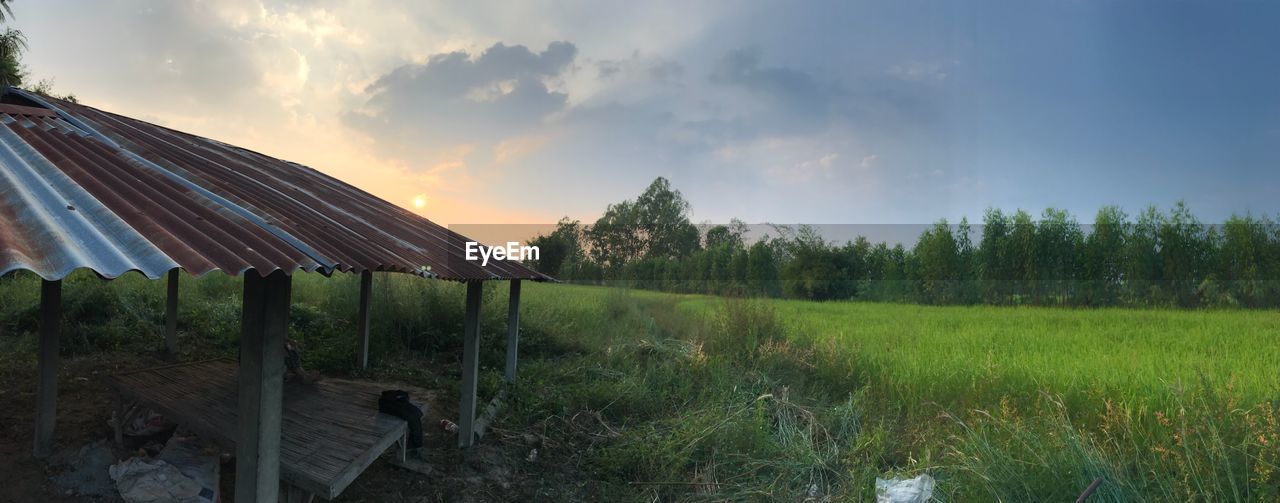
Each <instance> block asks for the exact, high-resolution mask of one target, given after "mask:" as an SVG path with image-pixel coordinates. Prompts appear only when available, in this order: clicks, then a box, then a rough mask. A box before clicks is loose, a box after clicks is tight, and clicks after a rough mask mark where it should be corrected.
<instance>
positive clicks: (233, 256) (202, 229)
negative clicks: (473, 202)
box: [0, 88, 551, 281]
mask: <svg viewBox="0 0 1280 503" xmlns="http://www.w3.org/2000/svg"><path fill="white" fill-rule="evenodd" d="M0 124H3V126H0V274H3V273H6V272H9V271H11V270H15V269H27V270H31V271H34V272H35V273H37V274H39V275H40V276H42V277H44V278H45V279H59V278H62V277H64V276H66V275H67V274H68V273H69V272H71V271H72V270H74V269H77V268H82V267H83V268H89V269H92V270H94V271H96V272H97V273H98V274H101V275H102V276H105V277H116V276H119V275H120V274H123V273H125V272H128V271H135V270H136V271H139V272H141V273H142V274H145V275H146V276H148V277H151V278H159V277H160V276H161V275H163V274H164V273H165V272H166V271H168V270H169V269H172V268H174V267H181V268H183V269H184V270H186V271H187V272H189V273H191V274H196V275H200V274H204V273H207V272H209V271H212V270H215V269H217V270H222V271H225V272H227V273H230V274H240V273H241V272H244V271H246V270H248V269H255V270H257V271H260V272H264V273H265V272H270V271H274V270H284V271H286V272H292V271H294V270H297V269H301V270H304V271H321V272H326V273H327V272H331V271H334V270H337V271H344V272H351V271H356V272H358V271H397V272H406V273H413V274H420V275H424V276H434V277H439V278H443V279H452V280H489V279H531V280H538V281H541V280H549V279H551V278H550V277H548V276H546V275H543V274H541V273H538V272H536V271H533V270H531V269H529V268H527V267H525V266H523V265H522V264H520V263H518V262H511V261H505V262H504V261H490V262H489V264H488V265H487V266H484V267H482V266H480V264H478V263H475V262H472V261H467V260H465V259H464V254H463V252H464V243H465V242H466V241H468V239H467V238H466V237H463V236H461V235H459V234H457V233H456V232H453V231H450V230H449V229H446V228H444V227H442V226H440V225H437V224H435V223H433V222H431V221H430V220H427V219H426V218H423V217H421V216H418V215H416V214H414V213H412V212H410V211H408V210H405V209H403V208H400V207H399V206H396V205H394V204H391V203H389V202H387V201H384V200H382V199H379V198H377V197H375V196H373V195H371V194H369V193H367V192H364V191H362V190H360V189H357V188H355V187H352V186H351V185H348V184H346V183H343V182H342V181H340V180H337V179H335V178H333V177H330V176H328V175H325V174H323V173H321V172H319V171H316V170H314V169H311V168H308V167H306V166H302V165H300V164H295V163H291V162H287V161H282V160H280V159H276V158H273V157H269V156H266V155H263V154H259V153H257V152H253V151H250V150H247V149H243V148H240V147H235V146H232V145H227V144H225V143H221V142H218V141H215V140H210V139H208V138H203V137H199V136H195V135H191V134H187V133H183V132H180V131H175V130H172V129H168V128H164V127H161V126H157V125H154V124H150V123H147V122H143V121H140V120H136V119H132V118H129V117H124V116H121V115H116V114H112V113H109V112H104V111H101V110H98V109H95V108H92V107H88V106H85V105H80V104H77V103H70V102H66V101H61V100H55V99H51V98H44V97H39V96H35V95H32V94H29V93H27V92H25V91H21V90H18V89H14V88H9V89H8V90H7V91H6V92H5V93H4V95H3V96H2V97H0Z"/></svg>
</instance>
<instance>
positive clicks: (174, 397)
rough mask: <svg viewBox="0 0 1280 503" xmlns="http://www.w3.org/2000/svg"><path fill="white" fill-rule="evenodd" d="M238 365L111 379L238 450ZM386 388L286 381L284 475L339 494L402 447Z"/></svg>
mask: <svg viewBox="0 0 1280 503" xmlns="http://www.w3.org/2000/svg"><path fill="white" fill-rule="evenodd" d="M236 370H237V364H236V362H235V361H233V360H225V359H224V360H209V361H202V362H194V363H183V364H177V365H169V366H164V367H157V368H151V369H146V370H139V371H135V372H128V373H124V374H117V375H114V376H111V377H110V378H109V382H110V384H111V386H112V387H113V388H115V390H116V391H117V392H118V393H119V394H120V396H121V397H122V398H123V399H124V400H136V401H137V402H138V403H140V404H142V405H143V406H146V407H150V408H152V409H153V410H155V411H156V412H158V413H160V414H162V415H164V416H165V417H166V418H168V419H169V420H171V421H173V422H175V423H178V424H180V425H182V426H185V427H187V428H188V429H190V430H191V431H194V432H196V433H198V434H200V435H201V436H202V437H204V438H207V439H209V440H211V441H213V442H215V443H217V444H218V445H219V446H220V447H222V448H223V449H224V450H226V451H227V452H235V438H234V437H235V432H236V408H237V402H236V389H237V388H236ZM381 391H382V388H381V387H380V386H379V385H378V384H375V383H362V382H355V381H343V380H335V379H325V380H324V381H321V382H320V383H316V384H301V383H297V382H286V383H285V385H284V422H283V425H282V427H281V437H282V438H281V439H280V476H281V478H282V479H283V481H284V482H286V483H287V484H289V485H291V486H293V487H294V488H296V489H301V490H304V491H307V492H310V493H312V494H314V495H316V496H319V497H322V498H325V499H333V498H334V497H337V496H338V495H339V494H341V493H342V491H343V489H346V487H347V486H348V485H349V484H351V482H352V481H353V480H355V478H356V477H357V476H358V475H360V473H362V472H364V470H365V468H367V467H368V466H369V465H370V464H372V463H373V461H374V460H375V459H377V458H378V457H379V456H381V455H382V453H383V452H386V450H387V449H388V448H390V447H391V446H392V445H394V444H396V443H397V442H401V447H402V448H403V440H404V437H405V430H406V423H405V422H404V420H402V419H399V418H396V417H394V416H390V415H387V414H382V413H379V412H378V396H379V393H380V392H381ZM402 456H403V451H401V457H402Z"/></svg>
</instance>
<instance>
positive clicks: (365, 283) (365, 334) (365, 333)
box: [356, 271, 373, 369]
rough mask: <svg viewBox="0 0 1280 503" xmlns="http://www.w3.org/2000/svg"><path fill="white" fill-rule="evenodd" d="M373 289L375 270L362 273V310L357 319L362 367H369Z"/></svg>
mask: <svg viewBox="0 0 1280 503" xmlns="http://www.w3.org/2000/svg"><path fill="white" fill-rule="evenodd" d="M371 290H373V271H365V272H362V273H360V312H359V314H358V315H357V316H358V317H359V319H358V320H356V324H357V326H359V327H360V328H359V330H360V368H362V369H367V368H369V297H370V293H371Z"/></svg>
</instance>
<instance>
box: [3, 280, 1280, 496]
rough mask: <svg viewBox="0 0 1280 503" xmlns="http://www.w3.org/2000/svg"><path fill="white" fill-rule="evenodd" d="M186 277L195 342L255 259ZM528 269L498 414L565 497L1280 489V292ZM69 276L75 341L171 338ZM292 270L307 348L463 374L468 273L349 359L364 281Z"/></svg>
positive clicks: (30, 288)
mask: <svg viewBox="0 0 1280 503" xmlns="http://www.w3.org/2000/svg"><path fill="white" fill-rule="evenodd" d="M35 286H36V281H35V278H32V277H30V276H29V275H28V276H24V277H19V278H16V279H14V278H11V279H5V280H3V281H0V327H3V330H4V334H5V335H3V336H0V375H3V376H5V378H6V382H29V381H27V380H18V379H16V378H11V377H12V376H17V375H19V374H22V373H27V372H29V371H30V369H31V368H32V367H33V362H34V344H33V337H32V336H31V333H30V332H31V330H32V329H33V327H34V325H33V323H34V321H33V320H34V301H35V292H36V290H37V288H35ZM499 286H500V285H499ZM499 286H494V287H491V288H488V289H487V290H486V301H485V302H486V304H485V310H484V313H483V314H484V319H483V322H482V329H483V332H484V334H485V337H486V339H485V343H484V346H483V347H484V349H483V354H482V365H483V367H484V370H483V372H484V379H483V380H482V393H486V394H487V393H492V392H493V391H494V390H495V389H496V387H497V383H498V381H499V376H500V372H501V361H502V357H503V354H502V344H501V342H500V341H501V333H502V332H503V330H504V326H503V325H504V322H503V316H504V314H505V304H506V302H505V301H506V299H505V289H503V288H500V287H499ZM182 288H183V290H182V296H183V299H184V300H183V303H182V308H181V310H180V315H181V318H182V320H183V321H182V322H181V324H180V331H181V333H182V344H183V346H184V347H186V348H191V349H190V350H189V351H190V352H189V353H188V354H187V355H185V357H187V358H195V357H204V356H208V355H209V354H234V350H235V347H236V345H235V334H236V329H237V327H238V324H237V317H238V314H239V299H238V291H239V286H238V281H237V280H236V279H234V278H227V277H225V276H220V275H216V274H215V275H210V276H208V277H206V278H203V279H200V280H198V281H190V280H184V282H183V287H182ZM526 288H527V289H526V292H525V295H524V301H525V304H524V309H523V326H524V328H525V330H526V333H525V336H524V339H523V345H522V354H521V363H522V367H521V381H520V384H519V385H518V389H517V393H516V394H517V395H518V396H519V397H520V398H518V399H516V400H515V401H514V402H513V404H512V406H511V407H510V408H509V410H508V411H507V413H506V415H505V416H504V417H503V418H502V420H501V421H500V422H499V424H498V425H497V427H498V428H499V429H500V430H501V431H503V432H506V435H504V436H503V438H514V437H517V436H521V435H524V436H528V435H534V436H537V437H539V438H540V439H541V440H540V441H539V443H540V445H542V446H543V447H542V454H541V459H540V460H539V461H538V462H537V463H532V462H531V463H528V464H527V465H522V466H520V467H519V468H518V470H519V471H521V472H522V473H526V474H528V475H529V476H530V477H533V478H535V479H538V480H544V479H545V480H548V481H550V482H547V483H554V484H556V485H557V487H561V488H563V489H564V492H562V493H558V494H561V495H564V494H568V495H570V497H572V496H574V495H576V496H578V497H583V498H586V497H590V498H593V499H595V498H603V497H608V498H614V499H620V500H651V499H652V498H654V497H655V496H656V497H660V498H662V499H677V500H702V499H705V500H722V499H735V500H754V499H780V500H790V501H796V500H802V499H805V498H812V499H813V500H815V501H822V500H836V501H861V500H865V499H867V498H870V497H871V496H872V495H873V489H872V488H873V485H874V479H875V478H876V477H877V476H881V477H883V476H887V475H903V476H906V475H915V474H919V473H929V474H930V475H932V476H933V477H935V478H936V479H937V480H938V481H939V486H938V490H937V495H938V496H939V498H940V499H943V500H946V501H971V500H979V501H989V500H1003V501H1032V500H1035V501H1046V500H1071V499H1074V498H1075V496H1076V495H1078V494H1079V492H1080V491H1081V490H1083V488H1084V487H1085V486H1087V485H1088V484H1089V482H1090V481H1092V480H1093V479H1094V478H1095V477H1104V478H1105V482H1104V484H1103V485H1102V488H1101V490H1100V491H1099V493H1098V494H1097V495H1095V498H1096V501H1134V500H1153V501H1163V500H1271V499H1274V498H1275V497H1276V496H1277V490H1278V488H1280V483H1278V482H1277V479H1276V476H1275V468H1276V466H1277V457H1280V456H1278V455H1280V450H1278V449H1277V448H1278V447H1280V446H1278V445H1277V442H1280V422H1278V421H1277V419H1276V416H1277V411H1276V403H1275V402H1274V400H1275V399H1276V398H1277V391H1278V390H1277V382H1280V379H1277V377H1278V376H1277V371H1278V370H1280V341H1277V340H1276V339H1275V335H1276V334H1277V333H1278V332H1280V314H1277V313H1276V312H1274V311H1154V310H1122V309H1106V310H1067V309H1052V308H996V307H925V306H914V305H894V304H869V303H853V302H833V303H813V302H801V301H778V300H739V299H720V298H715V297H705V296H684V295H672V294H664V293H655V292H643V291H624V290H617V289H610V288H602V287H585V286H571V285H529V286H527V287H526ZM64 291H65V293H64V296H65V301H66V303H67V317H68V322H67V327H66V331H67V332H66V335H65V336H64V347H63V352H64V355H65V356H67V357H68V358H70V359H71V360H72V361H74V360H75V359H77V358H91V357H95V355H98V356H101V355H110V357H111V358H117V359H125V360H126V361H127V359H128V358H129V356H128V355H129V354H131V353H137V352H141V351H150V350H154V349H155V348H156V347H158V346H159V340H160V336H159V334H160V327H161V326H162V322H163V320H162V314H161V313H162V312H163V309H162V307H163V304H162V295H163V286H162V284H161V283H160V282H148V281H144V280H142V279H141V278H125V279H122V280H117V281H113V282H103V281H100V280H97V279H96V278H93V277H91V276H88V275H84V276H80V275H77V276H76V277H74V278H72V279H71V280H68V282H67V284H66V286H65V287H64ZM294 291H295V294H294V306H293V327H292V330H293V337H294V338H295V339H299V340H301V341H302V342H303V344H304V346H305V348H306V350H307V351H306V354H305V357H304V358H305V359H304V361H305V362H306V363H307V364H308V365H311V366H313V367H316V368H319V369H321V370H323V371H324V372H325V373H327V374H331V375H352V376H357V377H369V378H377V379H398V380H401V381H404V382H410V383H414V384H417V385H422V386H427V387H434V388H438V389H445V390H448V392H450V393H452V392H455V391H454V390H456V386H457V383H456V379H457V369H456V366H457V363H456V357H457V352H458V348H459V346H460V342H459V337H458V335H457V334H458V333H459V332H460V331H461V330H460V328H461V314H462V292H461V288H460V287H459V285H455V284H449V283H443V282H433V281H421V280H413V279H411V278H408V277H402V276H398V275H392V276H389V277H384V276H382V275H379V276H378V278H377V280H376V281H375V289H374V291H375V295H374V303H375V307H374V316H375V322H374V333H375V339H374V341H373V342H374V345H373V359H374V362H375V369H374V370H372V371H369V372H361V371H358V370H356V369H355V368H354V365H353V361H354V359H353V358H354V357H353V355H354V351H355V342H354V338H353V337H352V335H351V334H352V333H353V332H354V330H353V329H352V321H351V320H352V318H353V317H354V304H355V293H354V292H355V279H354V278H350V277H345V276H338V277H335V278H332V279H325V278H321V277H318V276H315V275H298V276H297V278H296V279H295V288H294ZM25 391H27V392H29V390H25ZM4 397H10V398H7V399H6V400H12V398H11V397H13V394H11V393H10V394H0V399H5V398H4ZM7 405H8V406H12V405H13V404H12V403H9V404H7ZM23 424H25V423H23ZM495 442H497V447H498V448H501V449H509V450H511V451H512V455H513V457H514V458H515V459H523V458H524V456H525V453H526V452H527V447H522V446H520V445H515V444H511V445H508V444H507V442H506V441H505V440H495ZM539 494H542V493H539ZM352 498H354V499H355V500H360V496H359V495H353V496H352ZM1091 501H1095V500H1091Z"/></svg>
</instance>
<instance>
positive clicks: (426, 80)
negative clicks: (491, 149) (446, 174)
mask: <svg viewBox="0 0 1280 503" xmlns="http://www.w3.org/2000/svg"><path fill="white" fill-rule="evenodd" d="M577 54H578V49H577V47H575V46H574V45H573V44H571V43H569V42H553V43H551V44H550V45H548V46H547V48H546V49H545V50H543V51H542V52H540V53H535V52H533V51H530V50H529V49H528V48H527V47H525V46H523V45H513V46H508V45H505V44H502V43H498V44H494V45H493V46H492V47H490V48H488V49H486V50H485V51H484V52H482V53H481V54H480V55H478V56H475V57H472V55H470V54H467V53H465V52H461V51H458V52H450V53H445V54H437V55H434V56H431V57H430V58H428V60H427V62H426V63H424V64H406V65H403V66H400V67H399V68H396V69H395V70H392V71H391V72H389V73H387V74H385V75H383V76H382V77H380V78H379V79H378V80H377V81H375V82H374V83H373V84H372V85H370V86H369V88H368V89H367V90H366V93H367V94H368V95H369V96H370V97H369V99H368V102H367V103H366V106H365V107H363V108H362V109H361V110H359V111H353V112H350V113H348V114H347V118H348V119H349V120H351V121H352V122H353V123H354V124H356V125H358V126H360V127H362V128H366V129H368V130H369V132H370V133H372V136H373V137H374V138H376V139H377V141H378V142H379V143H385V144H387V145H388V146H395V147H396V148H397V150H398V149H399V147H400V146H401V145H413V146H428V147H430V146H436V147H439V146H447V145H454V144H460V143H472V144H474V143H482V144H483V143H492V142H497V141H501V140H502V139H504V138H506V137H509V136H511V135H515V134H519V133H521V132H524V131H527V130H529V129H530V128H534V127H536V126H538V125H539V124H541V123H542V122H543V121H544V120H545V119H546V118H547V117H548V116H549V115H551V114H554V113H556V112H558V111H561V110H563V109H564V108H565V107H566V105H567V103H568V95H567V94H565V93H563V92H559V91H555V90H552V89H551V88H550V87H549V84H551V83H552V82H554V81H556V80H557V79H559V78H560V77H562V76H563V75H564V74H565V72H566V71H568V70H569V69H570V68H571V67H572V64H573V61H574V58H575V57H576V56H577Z"/></svg>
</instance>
